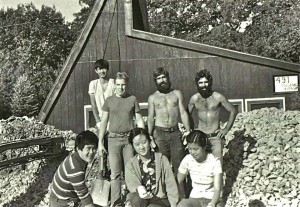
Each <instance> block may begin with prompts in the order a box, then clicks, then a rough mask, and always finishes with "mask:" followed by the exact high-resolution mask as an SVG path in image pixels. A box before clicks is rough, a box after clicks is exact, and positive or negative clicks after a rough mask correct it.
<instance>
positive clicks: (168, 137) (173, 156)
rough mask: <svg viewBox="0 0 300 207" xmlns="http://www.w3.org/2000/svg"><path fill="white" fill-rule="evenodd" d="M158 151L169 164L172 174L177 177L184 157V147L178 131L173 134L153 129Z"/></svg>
mask: <svg viewBox="0 0 300 207" xmlns="http://www.w3.org/2000/svg"><path fill="white" fill-rule="evenodd" d="M153 137H154V140H155V143H156V144H157V147H158V151H159V152H161V153H162V154H163V155H165V156H166V157H167V158H168V159H169V160H170V162H171V164H172V167H173V172H174V174H175V175H177V172H178V168H179V165H180V162H181V161H182V159H183V156H184V146H183V143H182V139H181V138H182V133H181V132H180V131H179V129H177V130H175V131H173V132H164V131H160V130H158V129H155V130H154V132H153Z"/></svg>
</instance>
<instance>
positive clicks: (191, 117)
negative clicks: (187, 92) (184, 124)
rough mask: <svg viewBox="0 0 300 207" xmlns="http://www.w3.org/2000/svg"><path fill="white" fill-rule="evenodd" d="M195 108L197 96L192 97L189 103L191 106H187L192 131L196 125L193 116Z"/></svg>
mask: <svg viewBox="0 0 300 207" xmlns="http://www.w3.org/2000/svg"><path fill="white" fill-rule="evenodd" d="M194 108H195V96H192V97H191V99H190V101H189V104H188V106H187V113H188V116H189V122H190V126H191V129H194V128H195V123H194V120H193V116H192V113H193V111H194Z"/></svg>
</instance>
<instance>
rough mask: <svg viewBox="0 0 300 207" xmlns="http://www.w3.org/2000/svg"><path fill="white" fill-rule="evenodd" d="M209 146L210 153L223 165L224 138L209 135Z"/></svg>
mask: <svg viewBox="0 0 300 207" xmlns="http://www.w3.org/2000/svg"><path fill="white" fill-rule="evenodd" d="M208 141H209V143H210V147H211V153H212V154H213V155H214V156H215V157H218V158H219V159H220V161H221V164H222V165H223V147H224V139H223V138H222V139H221V138H218V137H211V138H209V139H208Z"/></svg>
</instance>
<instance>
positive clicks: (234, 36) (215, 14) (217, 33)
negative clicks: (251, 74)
mask: <svg viewBox="0 0 300 207" xmlns="http://www.w3.org/2000/svg"><path fill="white" fill-rule="evenodd" d="M147 2H148V13H149V21H150V29H151V31H152V32H154V33H159V34H162V35H167V36H172V37H176V38H181V39H186V40H191V41H195V42H200V43H204V44H209V45H213V46H219V47H224V48H228V49H233V50H238V51H242V52H246V53H251V54H255V55H261V56H266V57H270V58H276V59H282V60H285V61H292V62H297V63H299V62H300V60H299V57H300V50H299V49H300V48H299V44H300V41H299V40H300V29H299V17H300V0H235V1H233V0H227V1H224V0H223V1H218V0H198V1H194V0H182V1H173V0H172V1H170V0H147Z"/></svg>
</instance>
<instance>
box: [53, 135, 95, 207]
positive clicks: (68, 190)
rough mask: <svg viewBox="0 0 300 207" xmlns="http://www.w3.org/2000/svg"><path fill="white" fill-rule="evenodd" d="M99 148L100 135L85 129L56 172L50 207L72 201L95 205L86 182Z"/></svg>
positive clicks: (87, 205)
mask: <svg viewBox="0 0 300 207" xmlns="http://www.w3.org/2000/svg"><path fill="white" fill-rule="evenodd" d="M97 148H98V137H97V136H96V135H95V134H94V133H93V132H91V131H83V132H81V133H80V134H78V135H77V137H76V140H75V152H74V153H72V154H70V155H69V156H68V157H66V158H65V160H64V161H63V162H62V163H61V164H60V165H59V167H58V169H57V170H56V172H55V175H54V178H53V181H52V188H51V192H50V202H49V206H50V207H63V206H68V205H69V204H70V203H71V202H74V203H75V206H76V205H79V204H80V206H85V207H94V206H96V205H94V204H93V200H92V197H91V195H90V193H89V190H88V187H87V186H86V183H85V176H86V174H85V173H86V168H87V165H88V163H91V162H92V161H93V159H94V156H95V154H96V152H97Z"/></svg>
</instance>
